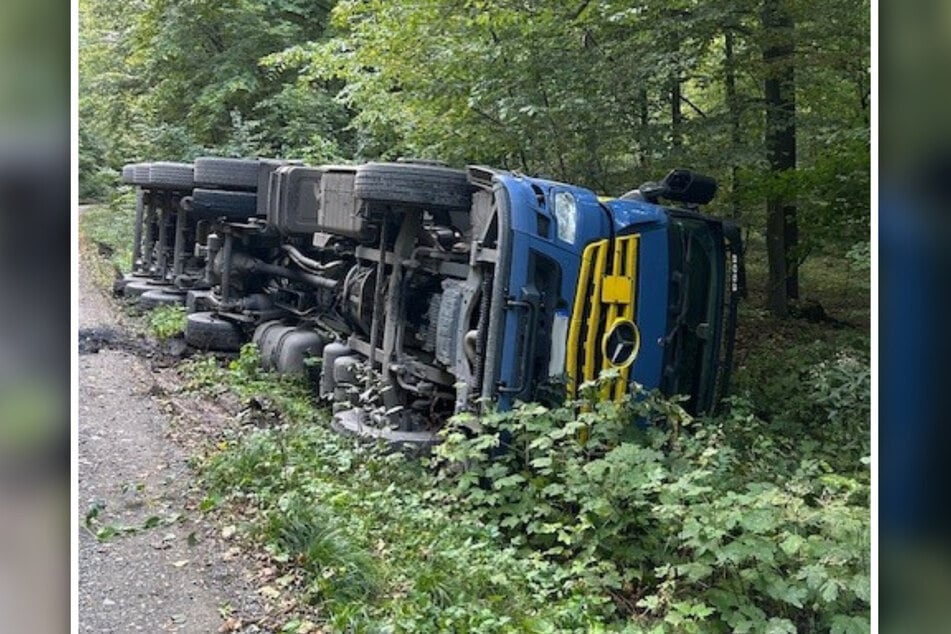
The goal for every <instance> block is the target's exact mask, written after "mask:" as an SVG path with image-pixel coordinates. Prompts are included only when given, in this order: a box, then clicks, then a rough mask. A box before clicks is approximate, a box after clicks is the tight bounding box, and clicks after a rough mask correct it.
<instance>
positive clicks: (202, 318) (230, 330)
mask: <svg viewBox="0 0 951 634" xmlns="http://www.w3.org/2000/svg"><path fill="white" fill-rule="evenodd" d="M185 342H186V343H188V345H190V346H192V347H194V348H198V349H199V350H220V351H222V352H237V351H238V350H240V349H241V344H243V343H244V335H243V333H242V332H241V328H239V327H238V326H237V324H234V323H232V322H230V321H227V320H225V319H222V318H221V317H219V316H218V315H217V314H215V313H211V312H208V313H191V314H189V315H188V317H187V319H186V321H185Z"/></svg>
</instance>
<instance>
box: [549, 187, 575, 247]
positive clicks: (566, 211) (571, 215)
mask: <svg viewBox="0 0 951 634" xmlns="http://www.w3.org/2000/svg"><path fill="white" fill-rule="evenodd" d="M555 223H556V225H557V229H558V239H559V240H564V241H565V242H571V243H572V244H573V243H574V241H575V231H576V229H577V227H578V205H577V203H575V197H574V196H572V195H571V193H570V192H557V193H556V194H555Z"/></svg>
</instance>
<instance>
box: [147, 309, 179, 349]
mask: <svg viewBox="0 0 951 634" xmlns="http://www.w3.org/2000/svg"><path fill="white" fill-rule="evenodd" d="M186 317H187V312H186V311H185V307H184V306H158V307H156V308H154V309H153V310H152V311H151V312H149V316H148V319H149V331H150V332H151V333H152V335H153V336H154V337H155V338H156V339H158V340H159V341H166V340H168V339H172V338H174V337H178V336H180V335H182V334H184V332H185V319H186Z"/></svg>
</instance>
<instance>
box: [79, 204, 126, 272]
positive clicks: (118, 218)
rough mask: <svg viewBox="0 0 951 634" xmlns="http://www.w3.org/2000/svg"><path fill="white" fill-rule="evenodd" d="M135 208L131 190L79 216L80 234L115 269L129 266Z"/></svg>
mask: <svg viewBox="0 0 951 634" xmlns="http://www.w3.org/2000/svg"><path fill="white" fill-rule="evenodd" d="M134 224H135V207H134V204H133V202H132V197H131V192H128V191H125V192H120V193H118V194H116V195H114V197H113V199H112V201H111V202H110V203H109V204H107V205H96V206H94V207H91V208H89V209H87V210H85V211H84V212H83V213H82V215H81V216H80V217H79V225H80V229H81V231H82V234H83V236H84V237H85V238H86V239H88V240H91V241H92V242H93V243H95V244H96V245H97V246H98V247H99V250H100V252H101V253H102V254H103V256H104V257H105V258H106V259H107V260H108V261H109V262H110V263H111V264H112V265H113V266H114V267H115V269H116V270H117V271H121V272H128V271H130V270H131V269H132V236H133V229H134V227H133V225H134Z"/></svg>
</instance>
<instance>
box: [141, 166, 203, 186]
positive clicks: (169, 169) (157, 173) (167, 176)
mask: <svg viewBox="0 0 951 634" xmlns="http://www.w3.org/2000/svg"><path fill="white" fill-rule="evenodd" d="M194 186H195V168H194V167H192V165H190V164H189V163H168V162H159V163H152V165H151V167H150V168H149V187H151V188H153V189H186V190H190V189H192V188H193V187H194Z"/></svg>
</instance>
